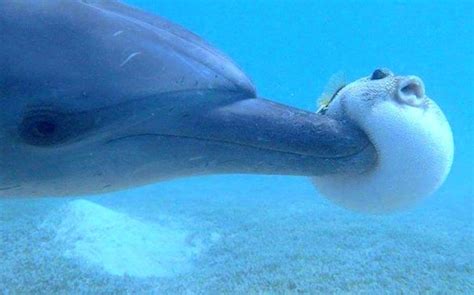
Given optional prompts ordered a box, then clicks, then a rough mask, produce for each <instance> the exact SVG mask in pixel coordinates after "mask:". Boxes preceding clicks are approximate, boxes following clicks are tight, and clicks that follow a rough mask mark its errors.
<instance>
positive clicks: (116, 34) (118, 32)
mask: <svg viewBox="0 0 474 295" xmlns="http://www.w3.org/2000/svg"><path fill="white" fill-rule="evenodd" d="M122 33H123V31H117V32H115V33H114V35H113V36H114V37H117V36H118V35H120V34H122Z"/></svg>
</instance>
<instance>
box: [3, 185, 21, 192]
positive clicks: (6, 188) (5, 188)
mask: <svg viewBox="0 0 474 295" xmlns="http://www.w3.org/2000/svg"><path fill="white" fill-rule="evenodd" d="M19 187H21V185H13V186H7V187H0V191H8V190H11V189H15V188H19Z"/></svg>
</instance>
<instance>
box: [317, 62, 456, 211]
mask: <svg viewBox="0 0 474 295" xmlns="http://www.w3.org/2000/svg"><path fill="white" fill-rule="evenodd" d="M338 77H340V75H338V76H336V77H335V78H333V79H332V80H333V81H332V82H331V84H330V88H331V89H333V94H332V95H330V94H328V92H326V91H325V94H324V95H323V100H322V102H321V103H320V107H319V110H318V112H319V113H323V114H325V115H328V116H331V117H333V118H335V119H340V120H347V121H349V122H350V123H352V124H355V125H356V126H358V127H359V128H361V129H362V130H363V131H364V132H365V133H366V134H367V136H368V138H369V140H370V141H371V143H372V144H373V146H374V147H375V150H376V152H377V161H376V164H375V166H374V167H373V168H372V169H370V170H369V171H366V172H364V173H361V174H345V175H324V176H319V177H314V178H313V179H312V181H313V183H314V184H315V185H316V187H317V189H318V190H319V191H320V192H321V193H322V194H323V195H324V196H325V197H327V198H328V199H330V200H332V201H334V202H336V203H337V204H339V205H342V206H344V207H346V208H349V209H353V210H356V211H361V212H367V213H386V212H392V211H399V210H401V209H404V208H407V207H410V206H411V205H413V204H415V203H417V201H418V200H420V199H423V198H424V197H426V196H428V195H430V194H432V193H433V192H435V191H436V190H437V189H438V188H439V187H440V186H441V184H442V183H443V182H444V181H445V179H446V177H447V175H448V173H449V171H450V169H451V165H452V162H453V156H454V142H453V134H452V131H451V128H450V126H449V123H448V121H447V120H446V117H445V115H444V114H443V112H442V111H441V109H440V108H439V107H438V105H437V104H436V103H435V102H434V101H433V100H431V99H430V98H429V97H428V96H426V94H425V87H424V84H423V81H422V80H421V79H420V78H418V77H416V76H396V75H394V74H393V73H392V72H390V71H389V70H387V69H379V70H376V71H375V72H374V73H373V74H372V75H371V76H370V77H365V78H362V79H359V80H356V81H354V82H352V83H350V84H348V85H345V86H344V84H342V83H341V82H340V81H341V80H340V79H339V78H338Z"/></svg>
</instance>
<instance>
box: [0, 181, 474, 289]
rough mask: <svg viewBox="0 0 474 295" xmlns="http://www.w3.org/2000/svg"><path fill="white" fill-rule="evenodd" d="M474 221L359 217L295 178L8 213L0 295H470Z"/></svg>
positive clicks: (432, 203)
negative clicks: (335, 204)
mask: <svg viewBox="0 0 474 295" xmlns="http://www.w3.org/2000/svg"><path fill="white" fill-rule="evenodd" d="M81 202H82V203H81ZM77 204H79V205H81V206H79V207H77ZM78 208H79V209H78ZM71 210H72V211H71ZM84 210H86V211H84ZM87 210H91V211H87ZM88 212H99V213H96V214H90V213H88ZM473 212H474V211H473V202H472V196H448V193H447V192H446V191H441V192H440V193H438V194H437V195H436V196H435V197H434V198H433V199H432V200H429V201H427V202H425V203H424V204H421V205H420V206H418V207H417V208H416V209H413V210H410V211H407V212H404V213H399V214H393V215H389V216H367V215H361V214H354V213H350V212H348V211H346V210H344V209H340V208H337V207H336V206H334V205H332V204H331V203H329V202H327V201H326V200H324V199H322V198H321V197H320V196H318V195H317V193H316V191H315V190H314V188H313V187H312V186H311V184H310V183H309V181H308V180H307V179H304V178H296V177H294V178H292V177H251V176H228V177H209V178H200V179H188V180H181V181H175V182H169V183H163V184H159V185H154V186H150V187H146V188H141V189H137V190H131V191H126V192H120V193H115V194H111V195H107V196H96V197H90V198H87V199H84V198H81V199H80V200H79V199H73V198H63V199H51V198H48V199H21V200H20V199H9V200H2V201H0V259H1V264H0V291H1V292H0V293H4V294H55V293H62V294H64V293H69V294H78V293H81V294H97V293H105V294H125V293H134V294H137V293H140V294H143V293H145V294H300V293H303V294H318V293H324V294H348V293H356V294H381V293H388V294H392V293H393V294H400V293H404V294H420V293H423V294H426V293H430V294H472V293H474V254H473V253H474V226H473V214H474V213H473ZM81 214H82V215H81ZM72 215H74V216H75V217H74V216H72ZM91 215H93V216H91ZM98 216H101V218H102V219H101V220H100V222H96V221H97V218H98ZM73 217H74V218H73ZM112 231H113V235H112V234H111V233H112ZM101 233H104V234H101ZM107 233H108V234H107ZM121 233H123V234H121ZM155 244H156V245H155ZM115 257H117V259H114V258H115ZM155 265H156V267H154V266H155Z"/></svg>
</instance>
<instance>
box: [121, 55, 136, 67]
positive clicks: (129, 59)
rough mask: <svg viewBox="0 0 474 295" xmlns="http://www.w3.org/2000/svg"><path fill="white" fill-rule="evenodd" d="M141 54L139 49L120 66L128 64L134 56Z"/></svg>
mask: <svg viewBox="0 0 474 295" xmlns="http://www.w3.org/2000/svg"><path fill="white" fill-rule="evenodd" d="M140 54H141V52H140V51H137V52H134V53H132V54H130V55H129V56H128V57H127V58H126V59H125V60H124V61H123V62H122V63H121V64H120V67H123V66H124V65H126V64H127V63H128V62H129V61H131V60H132V58H134V57H135V56H137V55H140Z"/></svg>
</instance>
